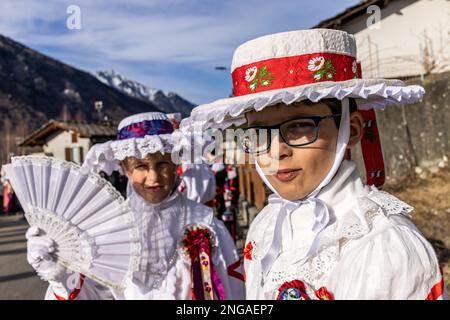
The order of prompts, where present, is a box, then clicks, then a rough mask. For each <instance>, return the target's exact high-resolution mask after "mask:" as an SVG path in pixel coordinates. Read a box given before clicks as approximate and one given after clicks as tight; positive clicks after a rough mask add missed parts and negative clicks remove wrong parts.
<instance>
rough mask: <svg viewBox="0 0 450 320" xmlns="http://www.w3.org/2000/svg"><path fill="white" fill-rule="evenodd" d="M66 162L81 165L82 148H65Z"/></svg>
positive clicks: (82, 159)
mask: <svg viewBox="0 0 450 320" xmlns="http://www.w3.org/2000/svg"><path fill="white" fill-rule="evenodd" d="M65 153H66V161H72V162H75V163H76V164H82V163H83V161H84V158H83V156H84V155H83V147H74V148H66V149H65Z"/></svg>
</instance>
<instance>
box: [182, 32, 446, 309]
mask: <svg viewBox="0 0 450 320" xmlns="http://www.w3.org/2000/svg"><path fill="white" fill-rule="evenodd" d="M231 70H232V81H233V88H234V97H232V98H228V99H222V100H218V101H215V102H213V103H210V104H206V105H201V106H198V107H197V108H195V109H194V110H193V112H192V114H191V117H190V118H189V119H187V120H186V121H184V122H182V124H181V127H182V129H183V128H186V129H189V128H191V127H195V126H198V125H199V124H200V125H203V126H208V127H213V128H220V129H224V128H227V127H228V126H230V125H236V126H241V125H245V127H246V129H244V130H245V131H244V132H245V134H242V135H240V142H241V144H242V146H243V147H244V149H245V151H246V152H248V153H250V154H253V155H256V168H257V171H258V173H259V174H260V176H261V178H262V179H263V181H264V182H265V184H266V185H267V186H268V187H269V188H270V189H271V191H272V192H273V194H272V195H271V196H270V197H269V201H268V202H269V203H268V205H267V206H266V207H265V208H264V209H263V210H262V211H261V212H260V213H259V214H258V215H257V217H256V218H255V220H254V221H253V222H252V224H251V226H250V230H249V232H248V235H247V242H246V246H245V249H244V257H245V272H246V293H247V298H248V299H281V300H286V299H305V300H307V299H419V300H420V299H443V298H445V297H446V293H445V287H444V283H443V278H442V273H441V272H440V269H439V264H438V260H437V258H436V255H435V252H434V250H433V248H432V246H431V245H430V243H429V242H428V241H427V240H426V239H425V238H424V236H423V235H422V234H421V233H420V231H419V230H418V229H417V227H416V226H415V225H414V224H413V222H412V221H411V216H410V215H411V212H412V210H413V208H412V207H410V206H409V205H408V204H406V203H404V202H402V201H401V200H399V199H397V198H395V197H394V196H392V195H390V194H388V193H386V192H383V191H380V190H378V189H377V188H376V187H375V186H371V185H367V184H365V183H363V181H362V180H361V178H360V177H359V175H358V173H357V170H356V167H355V163H354V162H353V161H351V160H348V159H346V154H347V153H348V150H349V149H351V148H352V147H354V146H355V145H356V144H357V143H358V142H359V141H360V140H361V138H362V134H363V130H364V125H365V123H364V122H365V121H364V119H363V117H362V113H361V112H365V110H370V109H376V108H384V107H386V106H389V105H395V104H412V103H416V102H418V101H420V99H421V98H422V96H423V94H424V89H423V88H422V87H420V86H405V84H404V83H403V82H401V81H399V80H384V79H360V78H359V77H358V66H357V61H356V44H355V39H354V37H353V36H352V35H350V34H348V33H346V32H343V31H337V30H329V29H312V30H299V31H293V32H285V33H279V34H273V35H268V36H264V37H260V38H257V39H254V40H251V41H249V42H246V43H244V44H243V45H241V46H240V47H238V49H237V50H236V51H235V54H234V57H233V62H232V68H231ZM366 126H367V123H366ZM376 132H377V131H373V132H372V133H376ZM264 135H266V137H267V139H264ZM375 139H378V136H377V135H375ZM372 174H373V175H372ZM374 176H375V178H379V177H380V173H379V172H375V171H369V176H368V180H370V179H371V180H373V179H374Z"/></svg>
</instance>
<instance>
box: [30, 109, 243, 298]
mask: <svg viewBox="0 0 450 320" xmlns="http://www.w3.org/2000/svg"><path fill="white" fill-rule="evenodd" d="M178 138H179V136H175V135H174V128H173V125H172V124H171V122H170V120H169V118H168V117H167V116H166V115H165V114H164V113H159V112H150V113H142V114H137V115H133V116H130V117H128V118H125V119H123V120H122V121H121V123H120V124H119V127H118V133H117V140H116V141H109V142H106V143H103V144H99V145H95V146H93V147H92V148H91V150H90V151H89V153H88V154H87V157H86V161H85V164H84V165H85V166H86V167H88V168H90V169H92V170H94V171H96V172H99V171H104V172H106V173H107V174H110V173H111V172H112V171H114V170H122V172H123V173H124V174H125V175H126V176H127V178H128V180H129V186H128V190H127V193H128V199H129V202H130V205H131V208H132V211H133V213H134V216H135V221H137V222H138V227H139V230H140V237H141V246H142V252H141V261H140V265H139V270H138V271H136V272H135V273H134V274H133V277H132V280H131V281H130V282H129V283H128V284H127V286H126V289H125V290H124V291H123V292H117V291H115V290H113V289H108V288H106V287H103V286H101V285H99V284H97V283H96V282H95V281H93V280H92V279H88V278H85V277H84V276H83V275H81V274H73V273H72V274H71V273H70V272H67V270H66V269H65V268H64V267H62V266H61V265H60V264H58V263H57V262H56V261H55V259H54V258H53V256H52V252H53V250H54V247H53V243H52V240H51V239H49V238H48V237H46V236H45V235H42V234H41V231H40V230H39V229H38V228H35V227H32V228H30V229H29V230H28V232H27V239H28V261H29V263H30V264H31V265H32V266H33V267H34V268H35V269H36V270H37V271H38V274H39V275H40V276H41V277H42V278H43V279H44V280H47V281H49V283H50V286H49V288H48V290H47V294H46V299H110V298H115V299H151V300H153V299H169V300H170V299H177V300H178V299H196V300H203V299H243V298H244V296H245V288H244V282H243V276H242V272H241V270H240V269H241V267H240V263H239V256H238V255H237V252H236V249H235V246H234V243H233V241H232V239H231V237H230V235H229V233H228V231H227V230H226V228H225V226H224V225H223V223H222V222H220V221H219V220H217V219H216V218H214V216H213V211H212V209H211V208H209V207H206V206H204V205H202V204H200V203H197V202H195V201H192V200H189V199H187V198H186V196H185V195H183V194H181V193H180V192H179V191H178V183H179V179H180V178H179V177H178V175H177V165H176V164H175V163H174V162H173V161H172V157H171V152H178V151H179V144H180V143H181V141H180V140H179V139H178Z"/></svg>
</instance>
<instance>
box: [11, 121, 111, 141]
mask: <svg viewBox="0 0 450 320" xmlns="http://www.w3.org/2000/svg"><path fill="white" fill-rule="evenodd" d="M58 131H75V132H77V133H78V134H79V135H80V137H82V138H92V137H105V138H114V137H115V136H116V133H117V132H116V125H115V124H112V123H82V122H75V121H56V120H53V119H52V120H50V121H48V122H47V123H45V124H44V125H43V126H41V127H40V128H39V129H37V130H35V131H34V132H32V133H31V134H30V135H28V136H27V137H25V138H24V139H23V141H22V142H20V143H19V146H20V147H31V146H36V145H44V144H45V143H46V138H47V137H48V136H50V135H52V134H54V133H55V132H58Z"/></svg>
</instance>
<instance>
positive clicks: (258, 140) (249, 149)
mask: <svg viewBox="0 0 450 320" xmlns="http://www.w3.org/2000/svg"><path fill="white" fill-rule="evenodd" d="M340 116H341V114H340V113H339V114H332V115H328V116H309V117H299V118H295V119H289V120H286V121H283V122H281V123H279V124H276V125H272V126H253V127H248V128H245V129H243V131H242V132H241V134H240V135H238V141H239V144H240V145H241V146H242V147H243V148H244V151H245V152H246V153H258V154H259V153H264V152H267V151H268V150H269V149H270V145H271V141H272V136H273V135H274V134H279V135H280V137H281V139H282V140H283V142H284V143H286V144H287V145H288V146H291V147H302V146H306V145H308V144H312V143H314V142H316V140H317V139H318V137H319V124H320V122H321V121H322V120H325V119H331V118H336V117H340Z"/></svg>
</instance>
